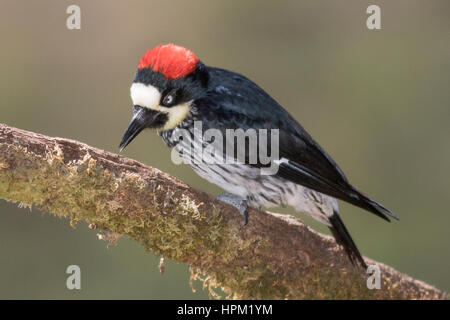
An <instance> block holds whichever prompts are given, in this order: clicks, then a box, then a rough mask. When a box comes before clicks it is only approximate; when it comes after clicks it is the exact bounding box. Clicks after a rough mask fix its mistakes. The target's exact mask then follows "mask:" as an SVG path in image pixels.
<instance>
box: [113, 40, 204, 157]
mask: <svg viewBox="0 0 450 320" xmlns="http://www.w3.org/2000/svg"><path fill="white" fill-rule="evenodd" d="M207 84H208V72H207V70H206V67H205V66H204V65H203V64H202V63H201V62H200V61H199V60H198V59H197V58H196V57H195V55H194V54H193V53H192V52H191V51H189V50H187V49H185V48H183V47H179V46H175V45H164V46H158V47H156V48H154V49H152V50H148V51H147V52H146V54H145V55H144V56H143V57H142V58H141V61H140V62H139V68H138V71H137V73H136V76H135V78H134V81H133V84H132V85H131V88H130V93H131V99H132V101H133V117H132V119H131V122H130V124H129V126H128V128H127V130H126V131H125V134H124V136H123V138H122V141H121V143H120V150H123V149H124V148H125V147H126V146H127V145H128V144H129V143H130V142H131V141H132V140H133V139H134V138H135V137H136V136H137V135H138V134H139V133H140V132H141V131H142V130H144V129H146V128H152V129H157V130H170V129H173V128H175V127H176V126H177V125H178V124H180V123H181V122H182V121H183V120H184V119H186V117H187V116H188V115H189V112H190V110H191V105H192V103H193V102H194V101H195V100H197V99H199V98H201V97H202V96H204V95H205V93H206V87H207Z"/></svg>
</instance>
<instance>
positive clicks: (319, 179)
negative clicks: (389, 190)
mask: <svg viewBox="0 0 450 320" xmlns="http://www.w3.org/2000/svg"><path fill="white" fill-rule="evenodd" d="M209 71H210V84H209V86H210V89H209V93H208V96H207V97H206V98H204V99H201V100H197V101H195V104H194V106H195V108H196V111H197V112H198V115H199V116H200V117H201V118H202V119H208V121H205V123H206V126H205V123H204V128H203V129H208V127H209V128H215V129H219V130H221V131H222V132H223V133H225V130H226V129H238V128H241V129H243V130H247V129H249V128H253V129H278V130H279V158H280V160H281V161H280V164H279V170H278V172H277V173H276V175H277V176H279V177H281V178H284V179H287V180H289V181H292V182H295V183H298V184H300V185H303V186H305V187H308V188H310V189H313V190H316V191H318V192H321V193H324V194H326V195H329V196H332V197H334V198H337V199H341V200H344V201H346V202H349V203H351V204H353V205H356V206H358V207H361V208H363V209H365V210H368V211H370V212H372V213H374V214H376V215H377V216H379V217H381V218H383V219H385V220H387V221H389V218H388V217H387V216H391V217H393V218H395V219H398V218H397V216H396V215H395V214H394V213H392V212H391V211H390V210H389V209H387V208H386V207H384V206H382V205H381V204H379V203H377V202H376V201H375V200H373V199H371V198H369V197H368V196H367V195H365V194H363V193H362V192H360V191H358V190H357V189H356V188H355V187H353V186H352V185H351V184H350V183H349V182H348V180H347V178H346V177H345V175H344V173H343V172H342V170H341V169H340V168H339V166H338V165H337V164H336V163H335V162H334V161H333V159H332V158H331V157H330V156H329V155H328V154H327V153H326V152H325V151H324V150H323V149H322V148H321V147H320V146H319V144H318V143H317V142H315V141H314V140H313V139H312V137H311V136H310V135H309V134H308V133H307V132H306V130H305V129H303V127H302V126H301V125H300V124H299V123H298V122H297V121H296V120H295V119H294V118H293V117H292V116H291V115H290V114H289V113H288V112H287V111H286V110H284V109H283V108H282V107H281V106H280V105H279V104H278V103H277V102H276V101H275V100H273V99H272V98H271V97H270V96H269V95H268V94H267V93H266V92H265V91H264V90H262V89H261V88H260V87H258V86H257V85H256V84H255V83H253V82H252V81H250V80H248V79H247V78H245V77H243V76H241V75H239V74H236V73H232V72H229V71H226V70H222V69H216V68H210V69H209ZM269 148H270V147H269ZM256 166H261V165H259V164H256Z"/></svg>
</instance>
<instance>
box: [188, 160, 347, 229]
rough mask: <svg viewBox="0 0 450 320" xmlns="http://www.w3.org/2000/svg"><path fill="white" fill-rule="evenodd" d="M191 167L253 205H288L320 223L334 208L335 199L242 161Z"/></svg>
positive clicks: (325, 219)
mask: <svg viewBox="0 0 450 320" xmlns="http://www.w3.org/2000/svg"><path fill="white" fill-rule="evenodd" d="M190 166H191V167H192V169H194V171H195V172H196V173H197V174H198V175H199V176H201V177H202V178H204V179H206V180H208V181H209V182H211V183H214V184H216V185H217V186H219V187H221V188H222V189H224V190H225V191H227V192H229V193H232V194H235V195H238V196H240V197H242V198H243V199H247V200H248V202H249V204H250V205H251V206H254V207H266V208H271V207H276V206H285V205H289V206H292V207H294V208H295V209H296V211H299V212H304V213H306V214H309V215H310V216H312V217H313V218H315V219H317V220H319V221H320V222H322V223H326V224H328V218H327V217H329V216H331V215H332V214H333V210H335V211H337V210H338V208H337V201H336V200H335V199H334V198H331V197H329V196H326V195H324V194H322V193H319V192H316V191H314V190H311V189H309V188H306V187H303V186H301V185H298V184H295V183H292V182H290V181H288V180H285V179H283V178H279V177H277V176H270V175H261V174H260V170H259V169H258V168H252V167H249V166H247V165H242V164H205V163H200V164H195V163H191V164H190Z"/></svg>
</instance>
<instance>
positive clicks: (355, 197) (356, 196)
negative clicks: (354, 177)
mask: <svg viewBox="0 0 450 320" xmlns="http://www.w3.org/2000/svg"><path fill="white" fill-rule="evenodd" d="M350 187H351V188H352V191H353V192H351V196H350V199H346V201H347V202H350V203H351V204H354V205H356V206H358V207H360V208H362V209H365V210H367V211H369V212H372V213H374V214H375V215H377V216H379V217H380V218H383V219H384V220H386V221H390V220H389V218H388V217H392V218H394V219H396V220H399V218H398V217H397V216H396V215H395V213H393V212H392V211H391V210H389V209H388V208H386V207H385V206H383V205H382V204H380V203H378V202H376V201H375V200H373V199H371V198H370V197H369V196H367V195H365V194H364V193H362V192H361V191H359V190H358V189H356V188H355V187H353V186H350Z"/></svg>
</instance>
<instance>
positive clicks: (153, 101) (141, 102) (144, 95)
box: [130, 83, 161, 109]
mask: <svg viewBox="0 0 450 320" xmlns="http://www.w3.org/2000/svg"><path fill="white" fill-rule="evenodd" d="M130 94H131V100H132V101H133V105H135V106H141V107H146V108H150V109H157V108H158V107H159V102H160V101H161V93H160V92H159V90H158V89H157V88H155V87H154V86H152V85H145V84H143V83H133V84H132V85H131V88H130Z"/></svg>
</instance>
